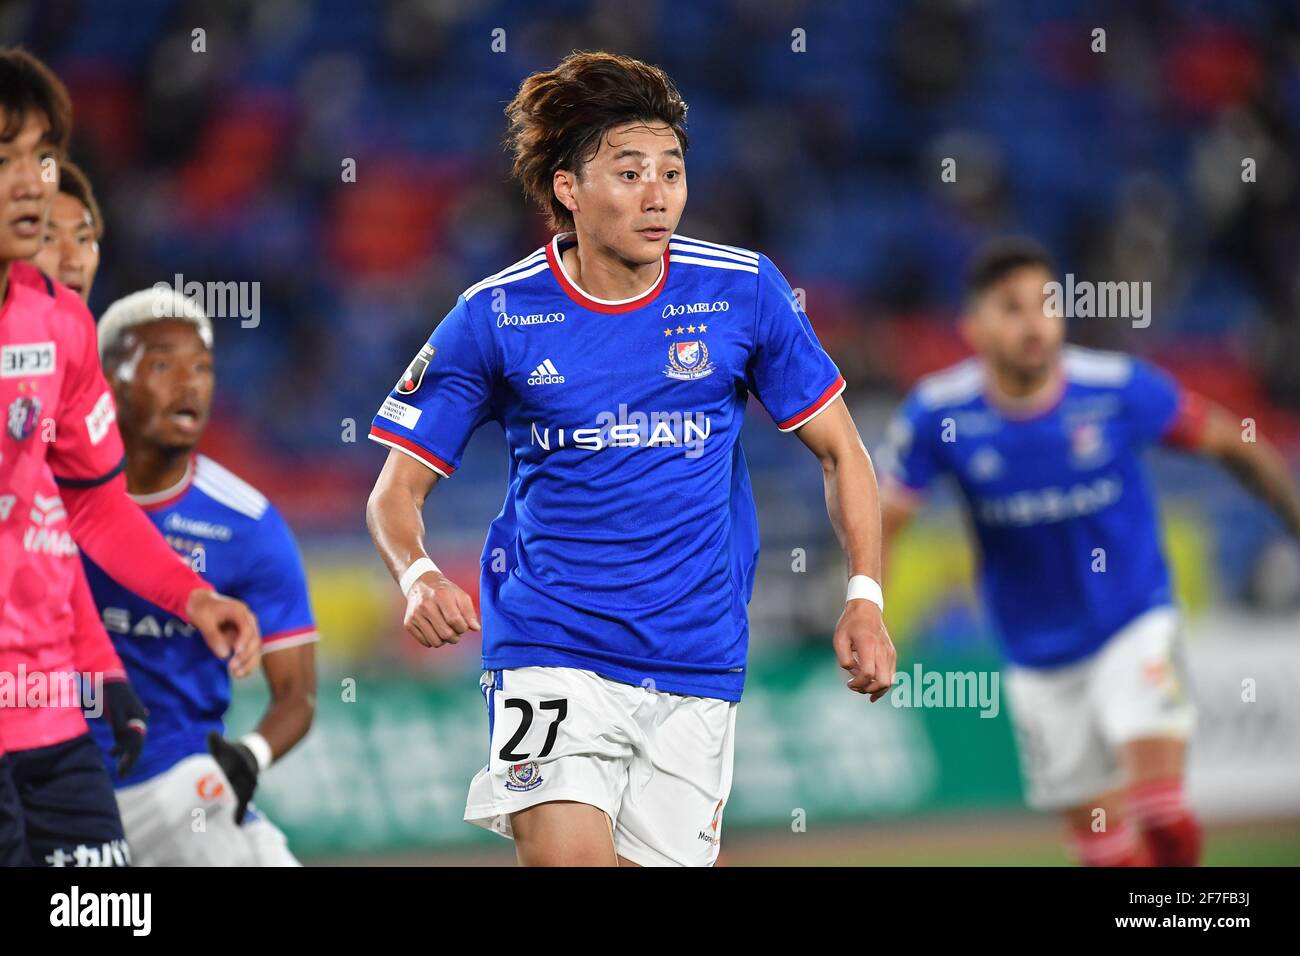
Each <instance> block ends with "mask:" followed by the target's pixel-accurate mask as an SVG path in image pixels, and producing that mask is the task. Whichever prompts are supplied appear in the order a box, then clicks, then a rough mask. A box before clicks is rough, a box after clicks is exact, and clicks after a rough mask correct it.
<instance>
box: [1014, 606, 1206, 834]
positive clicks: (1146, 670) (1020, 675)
mask: <svg viewBox="0 0 1300 956" xmlns="http://www.w3.org/2000/svg"><path fill="white" fill-rule="evenodd" d="M1005 686H1006V689H1007V696H1008V703H1009V705H1010V710H1011V721H1012V725H1013V726H1014V728H1015V732H1016V744H1017V748H1018V750H1019V752H1020V771H1021V776H1022V778H1023V780H1024V784H1025V799H1026V802H1027V803H1028V804H1029V805H1030V806H1031V807H1033V808H1035V809H1037V810H1064V809H1067V808H1070V807H1076V806H1082V805H1084V804H1086V803H1087V801H1089V800H1091V799H1093V798H1095V797H1097V796H1099V795H1101V794H1103V793H1106V792H1107V791H1110V790H1113V789H1115V788H1116V787H1118V786H1120V785H1121V784H1122V782H1123V781H1122V779H1121V775H1120V765H1119V754H1118V748H1119V747H1120V746H1121V745H1123V744H1125V743H1128V742H1129V741H1132V740H1141V739H1144V738H1148V737H1174V738H1178V739H1182V740H1186V739H1187V738H1188V736H1189V735H1190V734H1191V732H1192V727H1193V724H1194V722H1195V710H1194V708H1193V706H1192V702H1191V699H1190V697H1189V688H1188V682H1187V663H1186V641H1185V637H1184V634H1183V619H1182V615H1181V614H1180V613H1179V612H1178V611H1177V610H1176V609H1175V608H1172V607H1167V606H1166V607H1157V608H1152V609H1151V610H1149V611H1146V612H1145V613H1143V614H1140V615H1138V616H1137V617H1136V618H1134V619H1133V620H1132V621H1131V622H1129V623H1128V624H1127V625H1125V627H1124V628H1123V629H1122V630H1120V631H1118V632H1117V633H1116V634H1115V635H1114V636H1113V637H1112V638H1110V640H1108V641H1107V642H1106V643H1105V644H1103V645H1102V646H1101V647H1100V648H1099V649H1098V650H1097V651H1096V653H1094V654H1092V655H1091V656H1089V657H1087V658H1085V659H1083V660H1081V661H1078V662H1076V663H1073V664H1067V665H1065V666H1063V667H1053V668H1031V667H1019V666H1016V665H1009V666H1008V668H1007V672H1006V680H1005Z"/></svg>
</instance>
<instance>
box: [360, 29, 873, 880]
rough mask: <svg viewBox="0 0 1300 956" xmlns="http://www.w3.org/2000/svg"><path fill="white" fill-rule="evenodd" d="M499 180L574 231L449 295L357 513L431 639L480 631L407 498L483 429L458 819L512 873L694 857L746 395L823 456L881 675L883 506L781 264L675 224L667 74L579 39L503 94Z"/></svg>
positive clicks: (724, 687)
mask: <svg viewBox="0 0 1300 956" xmlns="http://www.w3.org/2000/svg"><path fill="white" fill-rule="evenodd" d="M507 115H508V116H509V118H510V121H511V134H510V142H511V146H512V148H513V151H514V157H515V173H516V175H517V176H518V178H519V179H520V180H521V182H522V184H523V186H524V190H525V192H526V193H527V195H528V196H529V198H530V199H532V200H533V201H534V202H536V203H537V204H538V205H539V206H540V207H541V208H542V209H544V210H545V211H546V212H547V214H548V216H549V219H550V222H551V224H552V225H553V226H555V227H557V228H561V229H564V230H565V231H564V232H562V233H560V234H559V235H556V236H555V237H554V239H553V240H552V241H550V242H549V243H548V244H547V245H546V246H545V247H543V248H540V249H538V250H536V251H535V252H533V253H531V254H530V255H528V256H526V257H525V258H523V259H522V260H520V261H519V262H517V263H515V264H514V265H512V266H509V267H507V268H506V269H503V270H502V271H501V272H499V273H497V274H496V275H493V276H489V277H488V278H486V279H484V280H483V281H481V282H478V283H476V284H474V285H472V286H470V287H469V288H468V289H466V290H465V291H464V293H463V294H462V295H461V296H460V297H459V298H458V299H457V301H456V304H455V305H454V306H453V307H452V309H451V311H450V312H449V313H448V314H447V316H446V318H444V319H443V320H442V322H441V323H440V324H439V325H438V326H437V328H436V329H435V330H434V332H433V334H432V336H430V338H429V340H428V342H427V343H426V344H425V345H424V347H423V348H421V349H420V350H419V353H418V354H417V355H416V356H415V358H414V360H413V361H412V362H411V364H410V366H409V367H408V368H407V370H406V371H405V373H403V374H402V376H401V378H400V380H399V381H398V383H397V385H396V386H395V387H394V388H393V390H392V392H391V393H390V394H389V396H388V398H387V400H386V401H385V402H384V403H383V406H382V408H381V409H380V410H379V413H378V415H376V417H375V419H374V423H373V426H372V428H371V431H370V437H371V438H373V439H374V440H376V441H378V442H379V443H381V444H383V445H386V446H387V447H388V448H390V449H391V451H390V453H389V456H388V460H387V462H386V463H385V465H384V468H383V471H382V473H381V474H380V476H379V480H378V482H377V483H376V486H375V489H374V492H373V493H372V495H371V498H370V502H369V506H368V509H367V517H368V521H369V525H370V529H371V533H372V535H373V536H374V539H375V543H376V546H377V547H378V549H379V551H380V554H381V555H382V556H383V558H384V561H385V563H386V564H387V565H388V568H389V570H390V572H391V573H392V574H393V576H394V578H395V579H397V580H398V582H399V585H400V587H401V588H402V590H403V592H405V593H406V595H407V609H406V616H405V624H406V628H407V630H408V631H409V632H410V633H411V634H412V635H413V636H414V637H415V638H416V640H418V641H419V642H420V643H421V644H424V645H426V646H429V647H440V646H442V645H443V644H445V643H455V642H456V641H458V640H459V639H460V637H461V636H462V635H464V634H465V633H466V632H467V631H471V630H480V623H479V621H478V620H477V617H476V614H475V608H474V602H473V600H472V599H471V598H470V597H469V596H468V595H467V594H466V593H465V592H463V591H462V590H461V589H460V588H458V587H457V586H456V585H455V584H453V583H452V582H451V581H450V580H448V579H447V578H446V577H445V576H443V575H442V574H441V573H440V572H439V571H438V570H437V568H436V566H435V565H434V564H433V562H432V561H431V560H430V559H429V557H428V555H427V554H426V552H425V543H424V527H423V522H422V518H421V506H422V505H423V503H424V501H425V498H426V496H427V495H428V494H429V492H430V491H431V490H432V488H433V487H434V485H435V484H436V483H438V482H439V481H442V480H446V479H448V478H450V477H451V476H452V474H453V473H454V472H455V470H456V468H457V466H458V464H459V462H460V458H461V454H462V452H463V450H464V448H465V445H466V442H468V440H469V437H470V435H471V434H472V433H473V431H474V430H475V429H476V428H478V427H479V426H480V425H482V424H484V423H486V422H489V421H494V422H496V423H497V424H498V425H499V426H500V427H501V428H502V429H503V430H504V432H505V436H506V441H507V444H508V446H509V449H510V478H509V486H508V488H507V490H506V498H505V503H504V505H503V507H502V509H501V513H500V515H498V516H497V518H496V519H495V520H494V521H493V522H492V525H491V528H490V529H489V531H488V535H487V540H486V543H485V545H484V549H483V556H482V578H481V581H480V590H479V596H480V600H481V607H482V613H483V620H482V624H481V630H482V633H483V667H484V669H485V671H486V673H485V674H484V676H483V681H482V690H483V696H484V700H485V703H486V705H487V711H488V727H489V736H490V751H489V755H488V762H487V765H486V766H485V767H484V768H483V770H482V771H480V772H479V774H478V775H477V776H476V777H475V778H474V780H473V781H472V783H471V785H470V793H469V799H468V801H467V806H466V810H465V818H466V819H467V820H469V821H471V822H473V823H475V824H477V825H480V826H483V827H487V828H489V829H492V830H494V831H496V832H498V833H502V834H504V835H507V836H513V837H514V839H515V843H516V851H517V854H518V857H519V860H520V862H521V863H522V864H524V865H539V864H540V865H549V864H568V865H616V864H618V863H620V862H621V863H624V864H634V865H635V864H639V865H710V864H712V863H714V862H715V861H716V859H717V855H718V846H719V838H720V833H721V829H720V827H721V820H722V815H723V810H724V807H725V804H726V800H727V796H728V792H729V789H730V786H731V772H732V745H733V735H734V729H735V716H736V702H737V701H738V700H739V699H740V696H741V690H742V687H743V685H744V681H745V664H746V650H747V642H748V632H749V628H748V620H747V612H746V605H747V604H748V602H749V599H750V596H751V594H752V591H753V586H754V571H755V563H756V559H757V554H758V526H757V517H756V515H755V510H754V501H753V496H752V494H751V492H750V486H749V476H748V472H747V470H746V466H745V458H744V454H743V453H742V451H741V448H740V445H739V443H738V439H739V435H740V427H741V421H742V418H743V415H744V411H745V404H746V399H747V397H748V395H749V394H750V393H751V392H752V393H754V395H755V396H756V397H757V398H758V399H759V401H761V402H762V404H763V405H764V407H765V408H766V409H767V410H768V412H769V413H770V414H771V415H772V418H773V419H774V420H775V421H776V422H777V424H778V426H779V427H780V428H781V429H782V430H783V431H790V432H795V433H796V434H797V435H798V436H799V438H800V439H801V440H802V441H803V442H804V444H805V445H807V446H808V448H809V449H811V451H812V452H813V454H815V455H816V456H817V458H818V459H819V461H820V462H821V464H822V468H823V471H824V474H825V482H826V497H827V506H828V510H829V512H830V517H831V521H832V524H833V525H834V528H835V531H836V533H837V534H838V536H839V538H840V541H841V543H842V544H843V547H844V550H845V553H846V558H847V567H848V572H849V575H850V581H849V590H848V597H847V599H846V602H845V607H844V609H843V613H842V615H841V617H840V620H839V624H838V626H837V627H836V630H835V634H834V639H833V645H834V649H835V653H836V656H837V658H838V661H839V664H840V666H841V667H843V668H844V669H845V670H847V671H849V672H850V673H851V674H852V677H851V679H850V680H849V681H848V685H849V687H850V688H851V689H852V690H854V691H856V692H859V693H864V694H869V695H870V696H871V698H872V700H878V699H879V698H880V697H881V696H883V695H884V694H885V693H886V691H887V690H888V688H889V686H890V684H891V682H892V680H893V674H894V648H893V645H892V644H891V642H890V640H889V636H888V634H887V633H886V631H885V627H884V624H883V623H882V621H881V604H882V598H881V596H880V589H879V585H878V584H877V583H876V582H877V581H878V580H879V575H880V569H879V512H878V505H877V500H876V482H875V476H874V473H873V471H872V468H871V463H870V460H869V459H868V457H867V454H866V449H865V448H864V447H863V445H862V442H861V440H860V439H859V437H858V433H857V430H856V428H855V427H854V425H853V421H852V419H851V418H850V416H849V413H848V410H847V408H846V407H845V405H844V403H843V401H842V400H841V399H840V398H839V395H840V392H842V391H843V389H844V379H843V378H842V377H841V376H840V373H839V371H838V370H837V369H836V367H835V365H834V363H833V362H832V361H831V360H830V358H829V357H828V356H827V355H826V353H825V352H824V351H823V350H822V348H821V345H820V344H819V343H818V341H817V337H816V335H814V333H813V330H812V326H811V325H810V324H809V322H808V318H807V316H806V315H805V314H804V313H803V311H802V308H801V306H800V303H799V301H798V299H797V298H796V296H795V295H794V294H793V292H792V290H791V289H790V286H789V285H788V284H787V283H786V281H785V279H784V278H783V277H782V275H781V273H780V272H779V271H778V270H777V268H776V266H774V265H773V264H772V262H771V261H770V260H769V259H767V258H766V257H765V256H762V255H760V254H759V253H756V252H751V251H749V250H747V249H741V248H737V247H735V246H725V245H719V244H717V243H712V242H704V241H700V240H695V239H688V238H686V237H684V236H679V235H676V234H675V229H676V227H677V224H678V220H679V219H680V217H681V214H682V209H683V207H684V205H685V203H686V169H685V164H684V152H685V150H686V145H687V142H686V132H685V116H686V105H685V104H684V103H683V102H682V101H681V98H680V97H679V95H678V93H677V91H676V89H675V88H674V87H673V85H672V82H671V81H670V80H669V79H668V77H667V76H665V75H664V74H663V72H662V71H660V70H659V69H657V68H655V67H652V66H649V65H647V64H645V63H642V62H639V61H637V60H633V59H630V58H626V57H621V56H614V55H610V54H604V53H577V54H574V55H572V56H570V57H568V58H567V59H566V60H564V61H563V62H562V63H561V64H560V65H559V66H558V67H557V68H556V69H554V70H551V71H549V72H545V73H537V74H534V75H532V76H530V77H528V78H527V79H526V80H525V81H524V83H523V85H522V86H521V88H520V90H519V93H518V95H517V96H516V97H515V99H514V101H513V102H512V103H511V104H510V105H509V106H508V107H507Z"/></svg>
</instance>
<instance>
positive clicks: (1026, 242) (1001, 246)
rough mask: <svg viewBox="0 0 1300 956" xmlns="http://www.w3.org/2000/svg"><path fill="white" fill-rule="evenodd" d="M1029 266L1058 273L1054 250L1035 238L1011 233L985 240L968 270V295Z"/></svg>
mask: <svg viewBox="0 0 1300 956" xmlns="http://www.w3.org/2000/svg"><path fill="white" fill-rule="evenodd" d="M1026 266H1039V267H1041V268H1043V269H1046V270H1047V271H1048V272H1050V273H1052V274H1053V275H1055V274H1056V263H1055V262H1053V260H1052V256H1051V253H1049V252H1048V251H1047V249H1046V248H1044V247H1043V246H1042V244H1040V243H1038V242H1035V241H1034V240H1032V239H1026V238H1024V237H1023V236H1010V237H1007V238H1004V239H994V240H992V241H990V242H987V243H985V244H984V245H983V246H981V247H980V248H979V249H978V250H977V251H976V252H975V255H974V256H973V257H972V258H971V262H970V266H969V268H968V269H967V270H966V295H967V298H970V299H973V298H975V297H976V296H978V295H980V294H981V293H982V292H984V291H986V290H987V289H989V288H990V287H991V286H993V285H995V284H996V283H998V282H1000V281H1001V280H1002V279H1004V278H1006V277H1007V276H1008V275H1010V274H1011V273H1013V272H1015V271H1016V270H1017V269H1023V268H1025V267H1026Z"/></svg>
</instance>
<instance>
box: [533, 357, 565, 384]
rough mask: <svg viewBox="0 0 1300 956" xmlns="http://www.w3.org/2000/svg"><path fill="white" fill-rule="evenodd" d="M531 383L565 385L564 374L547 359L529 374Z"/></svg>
mask: <svg viewBox="0 0 1300 956" xmlns="http://www.w3.org/2000/svg"><path fill="white" fill-rule="evenodd" d="M528 384H529V385H563V384H564V376H563V375H561V374H560V372H559V370H558V369H557V368H556V367H555V366H554V365H553V364H552V363H551V360H550V359H547V360H546V361H545V362H543V363H542V364H541V365H539V366H537V368H535V369H533V373H532V374H531V375H529V376H528Z"/></svg>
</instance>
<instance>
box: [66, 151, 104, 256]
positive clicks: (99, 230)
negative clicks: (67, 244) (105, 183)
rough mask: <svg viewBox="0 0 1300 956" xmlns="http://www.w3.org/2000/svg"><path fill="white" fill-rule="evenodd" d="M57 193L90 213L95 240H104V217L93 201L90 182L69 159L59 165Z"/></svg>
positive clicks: (93, 194)
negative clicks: (63, 194) (65, 196)
mask: <svg viewBox="0 0 1300 956" xmlns="http://www.w3.org/2000/svg"><path fill="white" fill-rule="evenodd" d="M59 192H61V193H66V194H67V195H69V196H71V197H72V198H73V199H75V200H77V201H78V202H80V203H81V204H82V205H83V206H85V207H86V211H87V212H89V213H90V225H91V228H93V229H94V230H95V238H96V239H97V240H98V239H103V238H104V217H103V216H102V215H101V214H100V212H99V203H97V202H96V201H95V191H94V190H93V189H91V188H90V180H89V179H87V178H86V174H85V172H83V171H82V169H81V167H80V166H78V165H77V164H76V163H74V162H73V161H72V160H70V159H65V160H63V161H62V162H61V163H59Z"/></svg>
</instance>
